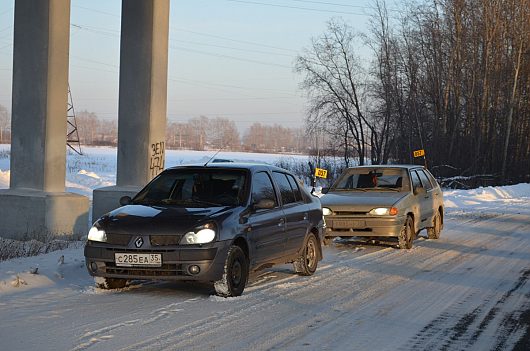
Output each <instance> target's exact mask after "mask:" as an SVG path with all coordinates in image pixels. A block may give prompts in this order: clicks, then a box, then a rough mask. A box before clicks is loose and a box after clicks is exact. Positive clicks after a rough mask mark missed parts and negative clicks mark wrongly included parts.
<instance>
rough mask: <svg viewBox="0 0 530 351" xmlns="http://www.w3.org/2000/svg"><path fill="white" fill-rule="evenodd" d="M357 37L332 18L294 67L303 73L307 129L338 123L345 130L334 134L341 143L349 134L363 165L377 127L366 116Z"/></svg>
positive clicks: (352, 145) (344, 25) (348, 143)
mask: <svg viewBox="0 0 530 351" xmlns="http://www.w3.org/2000/svg"><path fill="white" fill-rule="evenodd" d="M359 41H360V40H359V38H358V35H357V34H355V32H354V31H353V29H352V28H351V27H350V26H348V25H347V24H346V23H344V22H343V21H341V20H337V19H333V20H331V21H330V22H329V23H328V26H327V30H326V32H325V33H324V34H323V35H322V36H321V37H319V38H314V39H313V40H312V45H311V47H310V48H308V49H305V50H304V53H303V54H302V55H300V56H298V57H297V59H296V67H295V68H296V71H297V72H298V73H300V74H301V75H302V76H303V77H304V78H303V82H302V83H301V88H302V89H303V90H305V92H306V93H307V96H308V98H309V106H310V107H309V111H308V117H307V124H308V127H309V130H311V129H314V128H320V127H321V126H322V125H330V124H335V123H339V124H340V125H342V126H343V127H344V130H345V131H347V132H345V133H343V134H341V135H340V136H339V135H337V137H341V138H342V137H343V136H346V139H347V142H346V143H345V145H344V147H346V146H348V145H350V141H349V140H350V138H352V143H351V147H352V149H353V150H355V153H356V154H357V156H358V157H359V164H361V165H362V164H364V163H365V160H366V157H367V148H368V147H369V146H371V145H370V143H371V140H373V138H374V137H375V138H377V136H374V134H376V133H377V131H376V129H375V127H374V125H373V124H372V123H371V121H369V120H368V119H367V118H366V116H365V112H366V110H365V107H364V103H363V100H362V98H363V94H364V92H365V91H364V89H365V87H364V86H363V84H362V83H361V82H363V79H362V74H363V71H364V70H363V68H362V67H361V65H360V64H359V60H358V58H357V57H356V55H355V54H356V48H357V47H358V45H359ZM339 129H340V128H339Z"/></svg>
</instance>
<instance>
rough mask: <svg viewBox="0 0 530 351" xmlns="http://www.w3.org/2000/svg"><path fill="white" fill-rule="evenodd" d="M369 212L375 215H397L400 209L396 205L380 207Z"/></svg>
mask: <svg viewBox="0 0 530 351" xmlns="http://www.w3.org/2000/svg"><path fill="white" fill-rule="evenodd" d="M368 214H371V215H375V216H388V215H390V216H395V215H397V214H398V209H397V208H395V207H378V208H374V209H372V210H371V211H370V212H368Z"/></svg>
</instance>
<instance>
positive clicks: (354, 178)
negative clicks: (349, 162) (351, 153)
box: [331, 168, 410, 191]
mask: <svg viewBox="0 0 530 351" xmlns="http://www.w3.org/2000/svg"><path fill="white" fill-rule="evenodd" d="M409 184H410V181H409V177H408V174H407V171H406V170H405V169H401V168H372V169H370V168H350V169H347V170H345V171H344V172H343V173H342V175H341V176H340V177H339V179H338V180H337V181H336V182H335V184H334V185H333V186H332V187H331V190H363V191H368V190H370V191H410V185H409Z"/></svg>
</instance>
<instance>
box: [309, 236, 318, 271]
mask: <svg viewBox="0 0 530 351" xmlns="http://www.w3.org/2000/svg"><path fill="white" fill-rule="evenodd" d="M316 256H317V255H316V248H315V243H314V242H313V240H309V241H308V242H307V252H306V260H307V266H308V267H310V268H311V269H312V268H313V267H314V265H315V262H316Z"/></svg>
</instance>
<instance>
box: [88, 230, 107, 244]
mask: <svg viewBox="0 0 530 351" xmlns="http://www.w3.org/2000/svg"><path fill="white" fill-rule="evenodd" d="M88 240H91V241H100V242H103V243H104V242H106V241H107V233H105V231H104V230H103V229H100V228H98V227H95V226H94V227H92V228H90V230H89V231H88Z"/></svg>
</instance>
